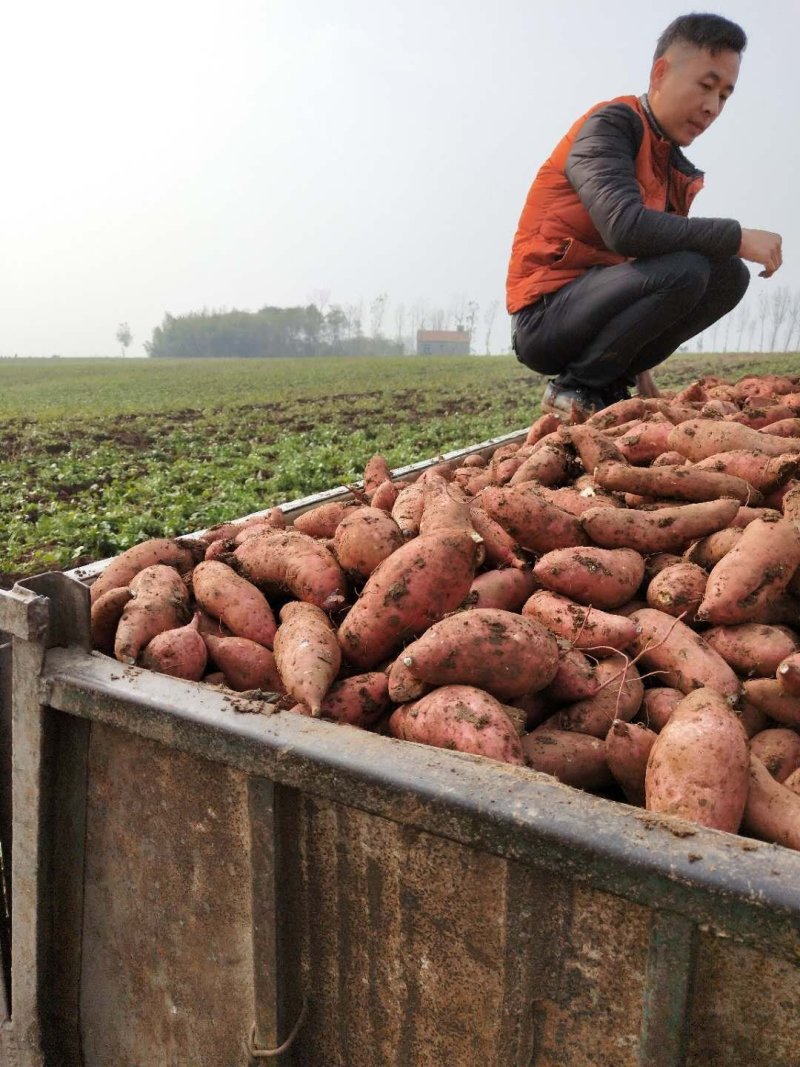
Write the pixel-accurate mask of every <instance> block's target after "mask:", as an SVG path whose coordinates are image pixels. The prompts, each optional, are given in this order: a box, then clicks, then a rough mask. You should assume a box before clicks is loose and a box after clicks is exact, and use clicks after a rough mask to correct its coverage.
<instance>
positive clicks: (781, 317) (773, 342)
mask: <svg viewBox="0 0 800 1067" xmlns="http://www.w3.org/2000/svg"><path fill="white" fill-rule="evenodd" d="M790 301H791V297H790V295H789V290H788V288H787V287H786V286H785V285H779V286H778V288H777V289H774V290H773V291H772V294H771V299H770V302H769V303H770V311H771V312H772V334H771V336H770V341H769V350H770V352H777V351H778V334H779V332H780V328H781V326H783V323H784V321H785V320H786V315H787V313H788V311H789V304H790Z"/></svg>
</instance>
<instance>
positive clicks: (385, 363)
mask: <svg viewBox="0 0 800 1067" xmlns="http://www.w3.org/2000/svg"><path fill="white" fill-rule="evenodd" d="M795 369H796V356H794V355H790V354H782V355H775V356H760V355H752V354H745V355H736V356H731V355H725V356H703V357H699V356H674V357H672V359H670V360H669V362H668V363H667V364H666V365H664V367H663V368H661V369H660V370H659V374H658V380H659V384H661V385H663V386H664V387H672V386H674V385H678V384H681V383H683V382H686V381H690V380H691V379H692V378H693V377H697V376H698V375H699V374H702V373H720V374H722V375H724V376H726V377H732V378H735V377H739V376H741V375H742V374H745V373H751V372H768V371H776V372H780V371H782V370H784V371H789V370H791V371H794V370H795ZM541 386H542V379H540V378H538V377H537V376H536V375H533V374H531V373H530V372H528V371H527V370H525V369H524V368H523V367H521V366H520V364H519V363H517V362H516V360H514V359H513V358H511V357H495V358H491V359H487V358H477V357H458V358H456V357H438V358H436V357H420V358H418V357H405V358H385V359H384V358H380V359H364V358H362V359H344V358H335V359H334V358H328V359H299V360H180V361H177V360H176V361H153V362H151V361H148V360H129V361H127V362H126V361H123V360H71V359H70V360H2V361H0V529H2V530H3V531H4V537H3V539H2V543H0V579H1V580H3V583H4V584H9V582H10V581H11V580H12V579H13V578H14V577H16V576H20V575H25V574H32V573H36V572H39V571H42V570H48V569H55V568H61V567H66V566H77V565H79V564H82V563H86V562H88V561H90V560H92V559H98V558H102V557H104V556H108V555H113V554H114V553H116V552H119V551H121V550H122V549H124V548H126V547H128V546H129V545H132V544H135V543H136V542H137V541H140V540H142V539H144V538H146V537H151V536H157V535H173V534H179V533H185V532H187V531H189V530H195V529H200V528H202V527H205V526H208V525H211V524H213V523H215V522H219V521H222V520H224V519H230V518H234V517H236V516H239V515H244V514H247V513H248V512H252V511H257V510H260V509H262V508H266V507H269V506H271V505H272V504H275V503H280V502H282V501H286V500H291V499H293V498H296V497H298V496H303V495H305V494H307V493H312V492H316V491H319V490H322V489H327V488H330V487H332V486H334V485H340V484H342V483H344V482H348V481H351V480H353V479H357V478H358V477H359V476H360V473H361V471H362V470H363V467H364V464H365V463H366V461H367V459H369V457H370V456H371V455H372V454H374V453H375V452H382V453H383V454H384V455H385V456H386V457H387V459H388V460H389V463H390V465H392V466H401V465H403V464H405V463H409V462H412V461H414V460H418V459H423V458H425V457H426V456H431V455H436V454H437V453H439V452H443V451H447V450H449V449H452V448H458V447H464V446H466V445H469V444H472V443H473V442H476V441H480V440H484V439H486V438H488V437H492V436H496V435H498V434H501V433H507V432H509V431H511V430H514V429H517V428H520V427H523V426H525V425H527V424H529V423H530V422H531V421H532V420H533V418H534V417H535V416H536V415H537V414H538V404H539V396H540V393H541Z"/></svg>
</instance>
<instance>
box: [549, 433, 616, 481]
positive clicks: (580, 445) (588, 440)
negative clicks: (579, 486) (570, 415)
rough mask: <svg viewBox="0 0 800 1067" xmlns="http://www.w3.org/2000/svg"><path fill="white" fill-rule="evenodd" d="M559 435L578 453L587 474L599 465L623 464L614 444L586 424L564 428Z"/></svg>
mask: <svg viewBox="0 0 800 1067" xmlns="http://www.w3.org/2000/svg"><path fill="white" fill-rule="evenodd" d="M561 434H562V436H563V437H564V439H565V440H567V441H569V443H570V444H571V445H572V447H573V448H574V449H575V451H576V452H577V453H578V458H579V459H580V461H581V463H582V464H583V469H584V470H585V471H586V473H587V474H592V472H593V471H594V469H595V467H597V466H598V464H600V463H624V462H625V457H624V456H623V454H622V453H621V452H620V450H619V449H618V448H617V446H616V444H615V442H614V441H613V440H612V439H611V438H610V437H607V436H606V435H605V434H604V433H602V432H601V431H600V430H599V429H597V428H595V427H593V426H591V425H589V424H588V423H586V424H585V425H583V426H564V427H563V428H562V430H561Z"/></svg>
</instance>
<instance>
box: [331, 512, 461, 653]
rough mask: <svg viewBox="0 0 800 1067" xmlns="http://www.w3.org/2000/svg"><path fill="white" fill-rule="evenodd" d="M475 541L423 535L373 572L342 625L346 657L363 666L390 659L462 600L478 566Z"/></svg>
mask: <svg viewBox="0 0 800 1067" xmlns="http://www.w3.org/2000/svg"><path fill="white" fill-rule="evenodd" d="M475 552H476V545H475V542H474V541H473V540H472V538H471V537H470V536H469V535H468V534H464V533H449V532H447V531H445V532H443V533H435V534H427V535H425V536H420V537H417V538H415V539H414V540H412V541H409V542H408V543H407V544H404V545H403V546H402V547H401V548H398V549H397V551H395V552H393V553H392V555H391V556H389V557H388V559H386V560H384V562H383V563H382V564H381V565H380V566H379V567H378V568H377V570H375V571H374V572H373V573H372V575H371V576H370V578H369V580H368V581H367V584H366V585H365V586H364V589H363V591H362V593H361V596H360V597H359V599H358V600H357V601H356V603H355V604H354V605H353V607H352V608H351V609H350V611H349V612H348V614H347V616H346V617H345V619H344V622H343V623H342V625H341V627H340V628H339V641H340V643H341V646H342V650H343V651H344V654H345V656H346V657H347V659H348V660H349V661H350V662H351V663H353V664H354V665H355V666H357V667H361V668H362V669H363V670H369V669H370V668H372V667H375V666H377V664H379V663H381V662H382V661H383V660H386V659H388V658H389V656H390V655H391V654H392V652H393V651H394V650H395V649H396V648H397V647H398V646H399V645H401V644H402V643H403V641H407V640H409V639H411V638H414V637H416V636H417V635H418V634H420V633H422V631H423V630H426V629H427V628H428V626H430V625H431V624H432V623H434V622H437V621H438V620H439V619H441V618H442V617H443V616H444V615H447V614H448V612H451V611H455V609H456V608H457V607H458V606H459V605H460V604H461V603H462V602H463V600H464V598H465V597H466V595H467V594H468V593H469V589H470V586H471V584H472V579H473V577H474V571H475Z"/></svg>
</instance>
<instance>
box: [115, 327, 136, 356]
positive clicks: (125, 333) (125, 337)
mask: <svg viewBox="0 0 800 1067" xmlns="http://www.w3.org/2000/svg"><path fill="white" fill-rule="evenodd" d="M116 337H117V341H118V342H119V343H120V345H121V347H122V358H123V359H124V358H125V354H126V352H127V350H128V349H129V348H130V345H131V341H132V340H133V334H132V333H131V328H130V326H129V325H128V324H127V322H121V323H120V324H119V326H118V327H117V333H116Z"/></svg>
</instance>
